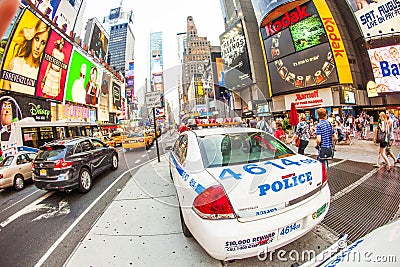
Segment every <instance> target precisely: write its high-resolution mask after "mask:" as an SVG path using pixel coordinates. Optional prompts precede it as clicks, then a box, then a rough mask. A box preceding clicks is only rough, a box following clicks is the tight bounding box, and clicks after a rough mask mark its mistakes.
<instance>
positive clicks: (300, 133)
mask: <svg viewBox="0 0 400 267" xmlns="http://www.w3.org/2000/svg"><path fill="white" fill-rule="evenodd" d="M297 138H299V139H300V145H299V148H298V150H297V153H299V154H302V155H304V150H305V149H306V147H307V146H308V142H309V141H310V126H309V125H308V123H307V122H306V114H304V113H301V114H300V122H299V123H298V124H297V126H296V132H295V134H294V135H293V137H292V140H291V141H290V143H293V142H294V141H295V140H296V139H297Z"/></svg>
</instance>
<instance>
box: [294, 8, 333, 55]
mask: <svg viewBox="0 0 400 267" xmlns="http://www.w3.org/2000/svg"><path fill="white" fill-rule="evenodd" d="M290 33H291V34H292V37H293V43H294V47H295V48H296V51H297V52H298V51H302V50H304V49H307V48H310V47H313V46H315V45H319V44H321V43H325V42H327V41H328V38H327V37H326V33H325V30H324V25H322V22H321V20H320V19H319V17H318V16H317V15H313V16H311V17H308V18H306V19H304V20H302V21H300V22H298V23H296V24H294V25H292V26H290Z"/></svg>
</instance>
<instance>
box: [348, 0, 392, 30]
mask: <svg viewBox="0 0 400 267" xmlns="http://www.w3.org/2000/svg"><path fill="white" fill-rule="evenodd" d="M347 1H348V3H349V5H350V6H351V8H352V9H353V12H354V16H355V18H356V20H357V22H358V25H359V26H360V28H361V31H362V33H363V35H364V37H374V36H381V35H385V34H388V33H398V32H400V23H399V21H400V2H399V1H397V0H379V1H378V0H365V1H359V0H347Z"/></svg>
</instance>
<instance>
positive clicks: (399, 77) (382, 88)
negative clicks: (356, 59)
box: [368, 45, 400, 93]
mask: <svg viewBox="0 0 400 267" xmlns="http://www.w3.org/2000/svg"><path fill="white" fill-rule="evenodd" d="M368 54H369V59H370V61H371V65H372V70H373V72H374V77H375V83H376V89H377V92H378V93H390V92H400V45H392V46H385V47H380V48H375V49H370V50H368Z"/></svg>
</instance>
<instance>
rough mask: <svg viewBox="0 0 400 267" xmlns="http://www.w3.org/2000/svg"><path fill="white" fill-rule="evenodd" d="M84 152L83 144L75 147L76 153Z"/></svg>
mask: <svg viewBox="0 0 400 267" xmlns="http://www.w3.org/2000/svg"><path fill="white" fill-rule="evenodd" d="M79 153H82V146H81V144H77V145H76V147H75V154H79Z"/></svg>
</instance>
